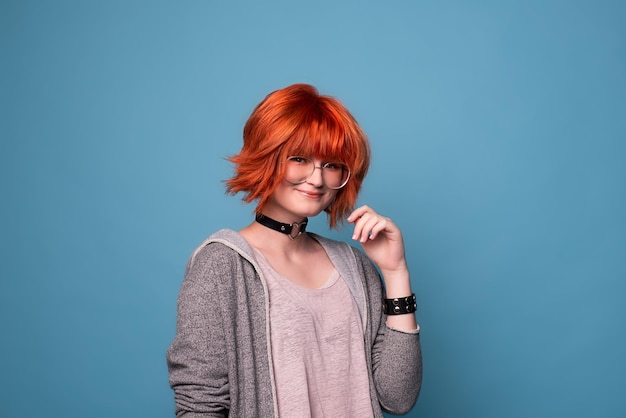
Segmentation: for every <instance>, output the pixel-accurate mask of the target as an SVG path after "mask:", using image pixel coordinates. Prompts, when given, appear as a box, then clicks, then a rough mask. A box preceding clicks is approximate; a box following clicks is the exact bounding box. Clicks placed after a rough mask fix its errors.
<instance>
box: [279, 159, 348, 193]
mask: <svg viewBox="0 0 626 418" xmlns="http://www.w3.org/2000/svg"><path fill="white" fill-rule="evenodd" d="M291 158H302V159H303V160H307V161H310V162H311V163H312V164H313V170H312V171H311V174H309V176H308V177H306V178H304V179H303V180H302V181H299V182H293V181H289V180H287V178H286V177H285V181H287V182H288V183H290V184H293V185H298V184H302V183H305V182H306V181H307V180H308V179H310V178H311V176H312V175H313V174H315V169H317V168H319V169H320V171H321V175H322V180H324V168H325V167H324V166H325V165H326V164H341V165H342V166H343V167H344V168H345V169H346V170H347V171H348V175H347V176H346V179H345V180H344V182H343V183H342V185H341V186H339V187H331V186H329V185H328V184H326V181H324V185H325V186H326V187H328V188H329V189H332V190H340V189H343V188H344V187H345V186H346V184H348V180H350V176H351V175H352V171H351V170H350V167H348V166H347V165H346V164H344V163H341V162H339V161H322V165H320V166H316V165H315V161H314V160H313V159H312V158H310V157H304V156H302V155H290V156H288V157H287V158H286V159H285V161H284V162H283V164H284V163H287V162H288V161H289V160H290V159H291Z"/></svg>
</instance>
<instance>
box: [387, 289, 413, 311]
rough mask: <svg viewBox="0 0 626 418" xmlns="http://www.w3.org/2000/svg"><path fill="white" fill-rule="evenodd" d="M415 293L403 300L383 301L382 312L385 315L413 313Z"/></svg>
mask: <svg viewBox="0 0 626 418" xmlns="http://www.w3.org/2000/svg"><path fill="white" fill-rule="evenodd" d="M416 309H417V303H416V302H415V293H412V294H411V296H407V297H404V298H394V299H383V312H384V313H385V314H386V315H404V314H410V313H413V312H415V310H416Z"/></svg>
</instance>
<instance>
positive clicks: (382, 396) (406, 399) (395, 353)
mask: <svg viewBox="0 0 626 418" xmlns="http://www.w3.org/2000/svg"><path fill="white" fill-rule="evenodd" d="M356 253H357V254H358V255H357V259H359V258H360V259H361V263H362V266H363V271H364V278H365V286H366V289H367V294H368V300H369V302H368V303H369V314H370V318H369V321H370V326H371V333H372V351H371V352H372V354H371V355H372V374H373V379H374V385H375V387H376V392H377V395H378V401H379V403H380V405H381V407H382V408H383V409H384V410H386V411H388V412H390V413H392V414H398V415H402V414H406V413H408V412H409V411H410V410H411V409H412V408H413V406H414V405H415V402H416V401H417V398H418V396H419V392H420V389H421V385H422V352H421V346H420V335H419V332H417V331H415V332H404V331H399V330H395V329H392V328H389V327H388V326H387V324H386V315H384V314H383V312H382V303H381V301H382V298H383V294H384V293H383V292H384V291H383V289H382V280H381V278H380V275H379V274H378V271H377V270H376V268H375V267H374V265H373V264H372V262H371V261H370V260H369V259H368V258H367V257H366V256H365V255H363V253H361V252H360V251H358V250H357V251H356Z"/></svg>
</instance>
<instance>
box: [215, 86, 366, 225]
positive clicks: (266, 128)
mask: <svg viewBox="0 0 626 418" xmlns="http://www.w3.org/2000/svg"><path fill="white" fill-rule="evenodd" d="M243 138H244V144H243V148H242V149H241V152H240V153H239V154H237V155H234V156H232V157H230V158H229V159H228V160H229V161H231V162H232V163H234V164H235V175H234V176H233V177H232V178H231V179H229V180H228V181H227V182H226V187H227V191H228V192H229V193H231V194H236V193H239V192H243V193H245V196H244V201H245V202H248V203H249V202H252V201H254V200H256V201H258V204H257V208H256V213H263V214H265V215H267V216H270V217H271V215H270V214H269V213H268V210H269V209H271V210H272V211H274V210H277V209H280V211H279V212H283V211H286V212H289V213H291V215H296V214H297V215H298V217H299V218H300V219H301V218H302V217H304V216H314V215H317V214H318V213H320V212H321V211H326V212H328V215H329V217H328V218H329V224H330V226H331V227H335V226H336V225H337V223H338V222H341V221H342V220H343V217H344V216H346V215H347V214H349V213H350V212H351V211H352V209H353V208H354V205H355V203H356V200H357V195H358V193H359V190H360V188H361V184H362V182H363V179H364V177H365V174H366V173H367V169H368V167H369V161H370V150H369V143H368V141H367V137H366V135H365V133H364V132H363V131H362V130H361V128H360V126H359V125H358V123H357V122H356V120H355V119H354V118H353V117H352V115H351V114H350V112H349V111H348V110H347V109H346V108H345V107H344V106H343V105H342V104H341V103H340V102H339V101H338V100H337V99H335V98H333V97H330V96H322V95H320V94H319V93H318V92H317V90H316V89H315V88H314V87H313V86H310V85H306V84H294V85H292V86H288V87H285V88H284V89H281V90H277V91H275V92H273V93H270V94H269V95H268V96H267V97H266V98H265V99H264V100H263V101H262V102H261V103H259V104H258V105H257V107H256V108H255V109H254V111H253V112H252V114H251V115H250V118H248V121H247V122H246V125H245V127H244V132H243ZM290 156H291V157H293V156H305V157H307V158H308V157H310V156H315V157H316V158H315V159H316V160H317V162H316V166H317V167H320V165H319V164H321V162H320V161H319V160H323V162H337V161H339V162H341V164H343V165H344V166H345V170H343V171H342V169H341V168H339V169H337V167H328V169H329V173H330V172H332V170H333V169H334V170H336V171H335V173H345V174H347V175H346V176H343V177H341V176H340V182H341V181H344V180H345V185H343V187H342V188H341V189H340V190H333V189H331V188H330V187H328V186H331V187H333V185H334V186H335V187H339V186H340V184H339V183H338V182H334V183H333V182H332V181H329V184H328V185H318V184H316V180H315V177H319V176H320V172H321V170H320V169H315V170H314V171H315V172H314V174H313V175H312V176H311V178H310V179H308V180H306V181H304V182H302V183H300V181H301V177H298V178H296V179H295V180H294V181H292V183H291V184H289V183H288V182H285V172H286V164H285V162H286V160H287V159H288V158H289V157H290ZM327 178H330V177H327ZM294 183H297V184H294ZM331 183H332V184H331ZM291 192H293V194H292V193H291ZM301 199H304V200H301ZM331 203H332V205H331ZM298 220H299V219H295V220H294V221H298ZM292 222H293V221H292Z"/></svg>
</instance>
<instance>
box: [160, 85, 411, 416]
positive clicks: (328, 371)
mask: <svg viewBox="0 0 626 418" xmlns="http://www.w3.org/2000/svg"><path fill="white" fill-rule="evenodd" d="M369 159H370V155H369V145H368V142H367V138H366V136H365V134H364V133H363V131H362V130H361V128H360V127H359V125H358V124H357V122H356V121H355V119H354V118H353V117H352V116H351V115H350V113H349V112H348V110H347V109H346V108H345V107H343V105H341V103H339V102H338V101H337V100H336V99H334V98H332V97H328V96H321V95H319V94H318V92H317V90H316V89H315V88H314V87H312V86H309V85H305V84H296V85H292V86H289V87H286V88H284V89H281V90H278V91H275V92H273V93H271V94H269V95H268V96H267V97H266V98H265V99H264V100H263V101H262V102H261V103H260V104H259V105H258V106H257V107H256V109H255V110H254V111H253V113H252V115H251V116H250V118H249V119H248V121H247V123H246V126H245V128H244V144H243V148H242V150H241V152H240V153H239V154H237V155H235V156H233V157H231V158H230V161H231V162H232V163H233V164H234V165H235V175H234V177H233V178H231V179H230V180H228V181H227V189H228V191H229V192H230V193H232V194H235V193H239V192H242V193H244V200H245V201H246V202H253V201H255V202H256V211H255V212H256V219H255V221H254V222H252V223H251V224H250V225H248V226H247V227H245V228H244V229H242V230H241V231H239V232H235V231H232V230H227V229H224V230H220V231H218V232H216V233H215V234H213V235H211V236H210V237H209V238H208V239H207V240H206V241H205V242H204V243H202V245H200V246H199V247H198V248H197V249H196V250H195V252H194V253H193V254H192V256H191V259H190V261H189V263H188V265H187V269H186V272H185V279H184V281H183V285H182V288H181V291H180V295H179V299H178V321H177V333H176V338H175V339H174V341H173V343H172V345H171V346H170V348H169V350H168V353H167V360H168V367H169V372H170V384H171V386H172V388H173V389H174V393H175V401H176V415H177V416H179V417H226V416H229V417H243V418H250V417H260V418H266V417H279V416H280V417H283V418H302V417H357V418H363V417H382V412H381V411H382V410H386V411H389V412H391V413H395V414H404V413H407V412H408V411H409V410H410V409H411V408H412V407H413V405H414V404H415V401H416V400H417V396H418V394H419V390H420V386H421V378H422V364H421V351H420V342H419V326H418V325H417V323H416V320H415V315H414V311H415V296H414V295H413V294H412V292H411V283H410V281H409V272H408V269H407V264H406V260H405V255H404V245H403V241H402V235H401V233H400V230H399V229H398V227H397V226H396V225H395V224H394V223H393V222H392V221H391V220H390V219H389V218H386V217H384V216H381V215H379V214H378V213H376V212H375V211H374V210H372V209H371V208H369V207H367V206H361V207H359V208H357V209H356V210H354V206H355V203H356V199H357V195H358V192H359V189H360V187H361V183H362V181H363V178H364V177H365V174H366V172H367V169H368V166H369ZM321 212H326V213H327V215H328V219H329V224H330V226H331V227H336V226H337V225H338V224H339V223H341V222H342V221H343V220H344V219H345V220H346V221H347V222H349V223H351V224H353V225H354V234H353V236H352V239H353V240H354V241H358V242H360V245H361V247H362V249H363V251H364V252H365V254H367V257H366V256H365V255H364V254H363V252H362V251H360V250H358V249H356V248H354V247H353V246H351V245H348V244H346V243H340V242H337V241H333V240H329V239H326V238H323V237H321V236H319V235H316V234H313V233H311V232H307V231H306V226H307V220H308V218H310V217H313V216H317V215H318V214H320V213H321ZM370 260H371V261H370ZM372 262H373V263H375V264H376V265H377V266H378V270H379V271H380V274H379V272H378V270H377V269H376V268H375V267H374V265H373V264H372ZM381 275H382V278H383V280H384V286H383V282H382V281H381Z"/></svg>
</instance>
